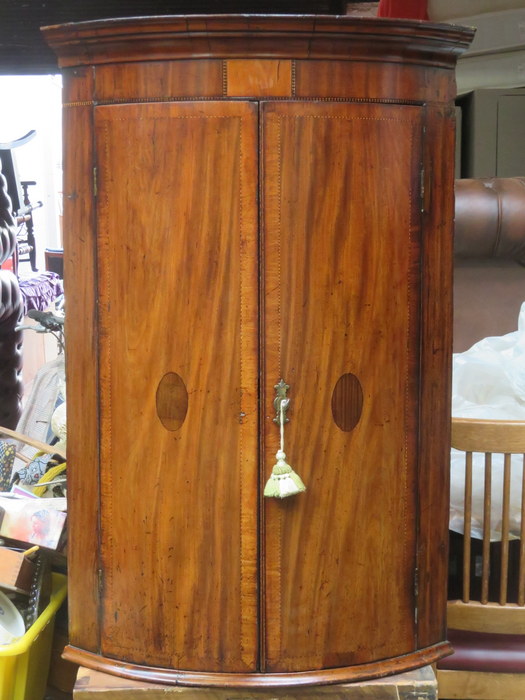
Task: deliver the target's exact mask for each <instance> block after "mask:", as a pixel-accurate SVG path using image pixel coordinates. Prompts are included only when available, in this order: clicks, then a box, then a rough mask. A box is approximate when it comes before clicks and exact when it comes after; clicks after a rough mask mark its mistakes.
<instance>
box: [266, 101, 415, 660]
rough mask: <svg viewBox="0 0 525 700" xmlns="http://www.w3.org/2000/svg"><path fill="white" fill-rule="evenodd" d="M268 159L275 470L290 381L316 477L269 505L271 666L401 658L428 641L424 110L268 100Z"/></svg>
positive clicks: (292, 431) (290, 433)
mask: <svg viewBox="0 0 525 700" xmlns="http://www.w3.org/2000/svg"><path fill="white" fill-rule="evenodd" d="M343 144H344V147H343ZM263 154H264V155H263V158H264V163H263V167H264V190H263V203H262V206H263V227H264V233H263V235H264V249H265V268H264V307H265V308H264V346H265V364H264V375H265V381H264V385H265V392H266V393H265V397H264V403H263V405H264V408H265V425H264V432H265V435H264V447H265V458H264V465H265V473H266V475H269V472H270V469H271V466H272V463H273V461H274V455H275V451H276V449H277V447H278V431H277V430H276V427H275V425H274V424H273V423H272V421H271V416H270V414H269V408H270V406H271V399H272V388H273V385H274V384H275V383H276V381H278V379H279V378H280V377H282V378H283V379H284V380H285V381H286V382H287V383H288V384H289V385H290V397H291V400H292V404H291V409H290V411H289V412H288V415H289V418H290V423H289V425H287V426H286V430H285V433H286V436H287V437H286V447H285V452H286V454H287V455H288V458H289V461H290V464H291V465H292V466H294V468H295V469H296V470H297V471H298V473H299V474H300V475H301V477H302V479H303V481H304V482H305V484H306V485H307V491H306V493H305V494H301V495H300V496H296V497H295V498H290V499H287V501H286V502H284V503H281V502H277V501H274V500H268V501H267V502H266V509H265V510H266V517H265V526H264V538H265V551H266V558H265V565H266V566H265V598H264V600H265V607H264V611H265V618H266V640H265V642H266V652H265V653H266V655H267V658H268V666H267V668H268V670H271V671H273V672H279V671H284V670H286V669H288V670H291V669H293V670H296V671H299V670H305V669H307V668H321V667H323V666H341V665H350V664H354V663H355V664H357V663H365V662H368V661H370V660H372V659H373V658H387V657H390V656H395V655H400V654H403V653H406V652H408V651H409V650H410V649H412V648H413V643H414V636H415V617H414V609H415V600H414V570H415V546H416V545H415V542H416V501H415V493H416V489H417V473H416V472H417V441H418V435H417V432H418V385H417V382H418V376H419V375H418V359H419V343H418V337H417V329H418V309H419V285H420V271H419V267H418V265H419V256H420V223H419V217H418V213H419V208H420V205H419V191H418V170H417V164H418V163H419V162H420V159H421V110H420V109H419V108H416V107H404V106H385V105H381V106H376V105H356V104H326V103H324V104H312V103H310V104H286V103H279V104H275V103H271V104H270V103H268V104H265V105H264V111H263ZM399 182H403V183H404V187H403V188H399V186H398V183H399ZM345 372H351V373H353V374H355V375H356V377H357V378H358V379H359V381H360V383H361V384H362V387H363V394H364V398H363V413H362V417H361V420H360V421H359V424H358V425H357V426H356V428H355V429H354V430H353V431H352V432H351V433H346V432H343V431H341V430H340V429H339V428H338V427H337V426H336V424H335V422H334V420H333V417H332V411H331V399H332V392H333V389H334V387H335V385H336V383H337V381H338V380H339V377H340V376H341V375H342V374H344V373H345ZM327 513H330V517H328V518H327V517H326V514H327ZM343 619H344V620H345V624H344V625H343V624H341V621H342V620H343Z"/></svg>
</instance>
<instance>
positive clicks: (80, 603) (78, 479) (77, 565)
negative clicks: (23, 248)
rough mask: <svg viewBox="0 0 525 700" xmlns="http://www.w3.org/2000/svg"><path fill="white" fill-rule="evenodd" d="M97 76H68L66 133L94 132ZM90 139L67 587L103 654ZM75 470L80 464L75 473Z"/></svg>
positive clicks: (82, 168) (82, 627) (77, 246)
mask: <svg viewBox="0 0 525 700" xmlns="http://www.w3.org/2000/svg"><path fill="white" fill-rule="evenodd" d="M92 94H93V83H92V72H90V71H88V70H86V69H84V68H80V69H71V70H68V71H66V73H65V75H64V96H63V98H64V102H66V103H75V104H76V105H77V106H76V107H75V108H74V109H66V110H64V130H65V133H66V134H84V135H90V136H91V135H92V133H93V111H92V109H91V106H90V104H89V101H90V98H91V96H92ZM93 161H94V157H93V139H92V138H81V139H79V142H78V143H77V144H76V145H75V148H66V149H65V151H64V173H65V176H64V221H65V222H66V225H65V226H64V287H65V295H66V296H67V306H68V310H67V315H66V319H65V334H66V338H67V346H68V349H67V353H66V391H67V406H68V409H67V411H68V433H67V436H68V445H67V462H68V467H69V468H68V475H67V479H68V490H69V493H70V494H74V496H73V498H71V497H70V498H69V499H68V579H69V580H68V586H69V588H70V590H74V591H75V594H74V595H71V596H69V599H68V600H69V603H68V604H69V613H70V622H69V634H70V639H71V640H74V642H75V643H76V644H78V645H79V646H82V647H84V648H85V649H88V650H90V651H97V650H99V649H100V629H99V610H100V600H99V587H98V583H99V574H98V572H99V570H100V560H99V556H100V552H99V548H98V538H99V465H100V463H99V451H98V427H99V416H98V392H99V387H100V385H99V374H98V327H97V263H96V238H95V231H96V228H95V203H94V191H93V184H94V180H93ZM72 465H78V466H75V467H74V468H73V466H72Z"/></svg>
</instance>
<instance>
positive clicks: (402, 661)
mask: <svg viewBox="0 0 525 700" xmlns="http://www.w3.org/2000/svg"><path fill="white" fill-rule="evenodd" d="M451 653H452V647H451V646H450V644H449V643H448V642H440V643H439V644H434V645H432V646H429V647H426V648H424V649H420V650H418V651H416V652H413V653H411V654H405V655H403V656H397V657H394V658H391V659H387V660H385V661H376V662H373V663H368V664H358V665H355V666H344V667H340V668H329V669H320V670H317V671H301V672H296V673H209V672H204V671H203V672H201V671H180V670H177V669H167V668H159V667H155V666H141V665H140V664H131V663H126V662H124V661H118V660H116V659H108V658H104V657H103V656H99V655H98V654H93V653H91V652H87V651H84V650H82V649H78V648H76V647H73V646H71V645H70V646H67V647H66V648H65V650H64V654H63V656H64V658H65V659H67V660H68V661H72V662H73V663H76V664H79V666H81V667H84V668H86V669H90V670H92V671H97V672H101V673H104V674H110V675H112V676H119V677H121V678H127V679H130V680H133V681H145V682H147V683H162V684H166V685H177V686H202V687H210V688H221V687H222V688H260V689H263V688H264V689H270V688H285V687H289V688H293V687H308V686H319V685H335V684H340V683H354V682H357V681H368V680H373V679H380V678H384V677H386V676H391V675H393V674H400V673H405V672H407V671H412V670H415V669H419V668H421V667H424V666H428V665H430V664H433V663H435V662H436V661H438V660H439V659H441V658H443V657H444V656H448V655H449V654H451ZM77 685H78V681H77ZM81 697H83V696H81ZM188 697H189V698H190V697H193V696H191V695H190V696H188ZM196 697H197V696H196ZM217 697H219V696H217ZM221 697H222V696H221ZM272 697H273V696H272ZM341 697H343V696H341ZM344 697H346V696H344ZM381 697H383V696H381ZM432 697H433V696H429V698H432ZM243 700H246V698H243ZM286 700H293V698H292V696H288V695H287V696H286ZM425 700H426V697H425Z"/></svg>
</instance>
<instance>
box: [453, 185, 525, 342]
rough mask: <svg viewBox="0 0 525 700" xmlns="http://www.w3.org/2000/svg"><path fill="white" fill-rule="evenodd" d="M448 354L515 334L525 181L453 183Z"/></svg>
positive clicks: (521, 287)
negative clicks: (451, 327)
mask: <svg viewBox="0 0 525 700" xmlns="http://www.w3.org/2000/svg"><path fill="white" fill-rule="evenodd" d="M455 191H456V221H455V231H454V253H455V263H454V351H455V352H463V351H464V350H467V349H468V348H469V347H471V345H473V344H474V343H475V342H477V341H478V340H481V338H485V337H487V336H489V335H504V334H506V333H510V332H511V331H514V330H516V328H517V325H516V324H517V319H518V313H519V310H520V306H521V303H522V302H523V301H525V177H512V178H490V179H472V180H467V179H465V180H456V188H455Z"/></svg>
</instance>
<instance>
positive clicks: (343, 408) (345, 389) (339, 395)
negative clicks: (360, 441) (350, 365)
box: [332, 373, 363, 432]
mask: <svg viewBox="0 0 525 700" xmlns="http://www.w3.org/2000/svg"><path fill="white" fill-rule="evenodd" d="M362 411H363V388H362V386H361V382H360V381H359V379H358V378H357V377H356V376H355V374H351V373H347V374H343V375H341V376H340V377H339V379H338V380H337V383H336V385H335V387H334V391H333V393H332V415H333V417H334V421H335V423H336V425H337V427H338V428H340V429H341V430H344V431H345V432H349V431H350V430H353V429H354V428H355V426H356V425H357V424H358V423H359V419H360V418H361V413H362Z"/></svg>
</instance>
